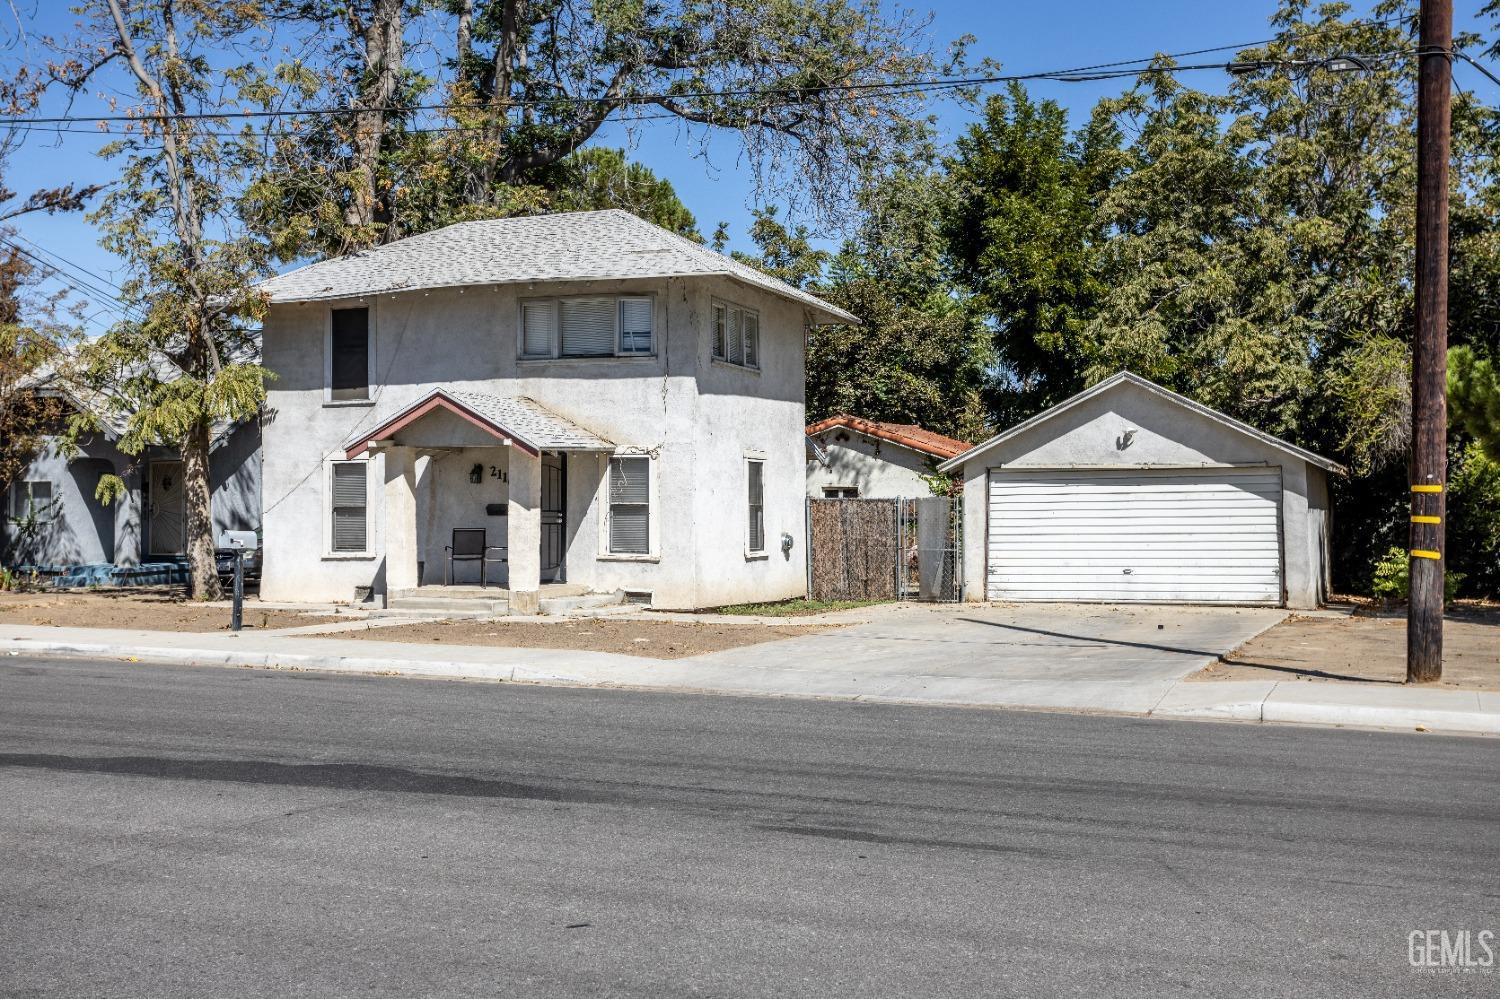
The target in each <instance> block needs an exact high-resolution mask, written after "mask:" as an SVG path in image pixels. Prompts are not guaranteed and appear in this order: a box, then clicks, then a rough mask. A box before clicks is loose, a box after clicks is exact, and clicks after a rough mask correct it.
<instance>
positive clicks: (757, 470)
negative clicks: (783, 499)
mask: <svg viewBox="0 0 1500 999" xmlns="http://www.w3.org/2000/svg"><path fill="white" fill-rule="evenodd" d="M745 464H746V471H747V472H748V474H747V475H746V479H747V481H748V482H749V485H750V496H749V499H750V530H749V534H748V536H747V538H746V541H745V547H746V548H747V549H748V550H750V551H752V552H763V551H765V550H766V498H765V468H766V463H765V462H763V461H749V462H746V463H745Z"/></svg>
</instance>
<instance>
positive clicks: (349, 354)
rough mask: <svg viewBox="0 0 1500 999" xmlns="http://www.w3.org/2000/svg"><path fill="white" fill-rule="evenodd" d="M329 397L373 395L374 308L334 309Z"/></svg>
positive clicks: (349, 399)
mask: <svg viewBox="0 0 1500 999" xmlns="http://www.w3.org/2000/svg"><path fill="white" fill-rule="evenodd" d="M328 398H329V399H330V400H332V401H334V402H353V401H360V402H362V401H365V400H367V399H369V398H370V310H369V309H364V308H361V309H334V310H332V315H331V317H330V320H329V331H328Z"/></svg>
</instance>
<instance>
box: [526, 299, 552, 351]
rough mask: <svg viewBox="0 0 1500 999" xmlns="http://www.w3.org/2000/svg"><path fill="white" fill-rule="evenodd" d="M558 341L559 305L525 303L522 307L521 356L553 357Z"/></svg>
mask: <svg viewBox="0 0 1500 999" xmlns="http://www.w3.org/2000/svg"><path fill="white" fill-rule="evenodd" d="M556 341H557V303H556V302H526V303H524V304H523V305H522V306H521V356H522V357H551V356H552V351H553V350H554V346H553V345H554V344H555V343H556Z"/></svg>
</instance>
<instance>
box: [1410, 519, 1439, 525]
mask: <svg viewBox="0 0 1500 999" xmlns="http://www.w3.org/2000/svg"><path fill="white" fill-rule="evenodd" d="M1411 522H1412V523H1413V524H1441V523H1442V522H1443V518H1442V517H1413V518H1412V519H1411Z"/></svg>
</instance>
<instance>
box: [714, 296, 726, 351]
mask: <svg viewBox="0 0 1500 999" xmlns="http://www.w3.org/2000/svg"><path fill="white" fill-rule="evenodd" d="M728 348H729V308H728V307H727V306H723V305H715V306H714V356H715V357H717V358H718V359H719V360H721V361H722V360H723V359H724V358H726V357H728V356H729V355H728V354H727V353H726V351H727V350H728Z"/></svg>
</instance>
